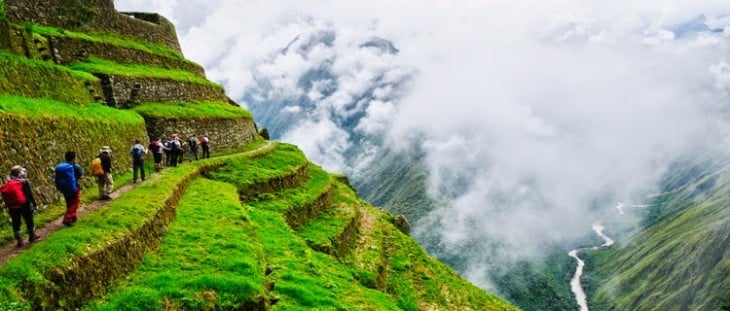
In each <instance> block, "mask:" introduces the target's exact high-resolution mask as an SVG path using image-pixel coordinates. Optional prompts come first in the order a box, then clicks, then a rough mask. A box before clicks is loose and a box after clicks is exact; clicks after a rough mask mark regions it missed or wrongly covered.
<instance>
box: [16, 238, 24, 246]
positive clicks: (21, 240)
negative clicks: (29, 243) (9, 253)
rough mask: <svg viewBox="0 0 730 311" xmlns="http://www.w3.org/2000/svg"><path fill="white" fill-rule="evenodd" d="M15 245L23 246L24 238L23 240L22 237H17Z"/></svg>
mask: <svg viewBox="0 0 730 311" xmlns="http://www.w3.org/2000/svg"><path fill="white" fill-rule="evenodd" d="M15 246H17V247H23V246H25V240H23V239H22V238H20V239H18V244H15Z"/></svg>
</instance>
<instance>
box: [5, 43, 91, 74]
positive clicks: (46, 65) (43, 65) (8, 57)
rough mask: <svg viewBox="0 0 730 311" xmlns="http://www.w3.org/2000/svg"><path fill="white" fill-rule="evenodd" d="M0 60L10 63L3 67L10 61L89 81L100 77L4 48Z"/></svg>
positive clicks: (34, 68) (32, 68)
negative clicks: (17, 54) (18, 54)
mask: <svg viewBox="0 0 730 311" xmlns="http://www.w3.org/2000/svg"><path fill="white" fill-rule="evenodd" d="M0 62H2V63H8V64H3V67H8V66H9V64H10V63H21V64H23V65H26V66H28V67H29V68H30V69H31V70H39V69H46V70H53V71H61V72H66V73H68V74H71V75H73V76H74V77H76V78H78V79H82V80H89V81H99V79H98V78H97V77H94V75H92V74H90V73H87V72H83V71H77V70H73V69H70V68H68V67H65V66H58V65H55V64H53V63H51V62H47V61H41V60H36V59H32V58H27V57H20V56H16V55H14V54H11V53H9V52H7V51H3V50H0ZM7 69H8V68H6V69H5V70H7Z"/></svg>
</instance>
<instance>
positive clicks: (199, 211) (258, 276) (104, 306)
mask: <svg viewBox="0 0 730 311" xmlns="http://www.w3.org/2000/svg"><path fill="white" fill-rule="evenodd" d="M212 250H215V251H212ZM262 259H263V258H262V251H261V245H260V244H259V242H258V233H257V228H256V224H254V223H253V222H251V220H250V217H249V216H248V212H247V211H246V210H245V209H243V208H242V207H241V204H240V203H239V201H238V195H237V192H236V188H235V187H234V186H232V185H229V184H225V183H222V182H216V181H212V180H208V179H204V178H198V179H196V180H194V181H193V182H192V183H191V185H190V187H189V189H188V190H187V192H186V193H185V196H183V199H182V201H181V202H180V206H179V207H178V208H177V216H176V220H175V222H173V224H172V225H171V226H170V228H169V229H168V232H167V233H166V234H165V237H164V238H163V239H162V242H161V246H160V250H159V251H157V252H155V253H153V254H150V255H148V256H147V257H146V258H145V261H144V263H143V264H142V266H141V267H139V268H138V269H137V270H136V271H135V273H134V274H132V275H131V276H130V277H128V278H127V279H125V280H124V281H123V282H121V283H120V284H119V285H117V286H116V287H115V288H114V289H113V290H112V294H110V295H108V296H107V297H106V298H104V299H102V300H101V301H100V302H96V303H93V304H90V305H89V306H87V308H86V309H89V310H149V309H154V310H162V309H169V308H173V309H183V310H203V309H235V308H238V307H240V306H243V305H245V304H246V303H248V302H251V301H253V300H254V299H255V298H256V296H259V295H263V294H264V289H263V276H264V267H263V265H262Z"/></svg>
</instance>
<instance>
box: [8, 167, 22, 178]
mask: <svg viewBox="0 0 730 311" xmlns="http://www.w3.org/2000/svg"><path fill="white" fill-rule="evenodd" d="M22 171H23V167H22V166H20V165H13V167H11V168H10V175H15V176H18V175H20V173H21V172H22Z"/></svg>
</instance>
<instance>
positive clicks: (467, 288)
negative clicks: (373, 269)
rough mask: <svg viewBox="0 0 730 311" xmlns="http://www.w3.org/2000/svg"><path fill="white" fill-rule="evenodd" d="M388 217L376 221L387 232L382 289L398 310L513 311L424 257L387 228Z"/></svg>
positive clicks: (412, 242)
mask: <svg viewBox="0 0 730 311" xmlns="http://www.w3.org/2000/svg"><path fill="white" fill-rule="evenodd" d="M389 217H390V215H385V214H381V216H380V217H378V222H379V226H380V227H382V228H386V229H387V232H386V233H385V235H384V240H383V248H384V251H385V252H387V256H385V257H384V258H385V259H386V260H387V261H388V266H389V270H390V271H388V277H387V281H386V282H385V287H386V288H387V291H388V292H389V293H391V294H392V295H393V297H394V298H395V299H397V300H398V306H399V307H401V308H402V309H404V310H422V309H424V308H425V309H432V308H437V309H438V308H445V309H454V310H455V309H462V310H466V309H472V310H513V308H514V307H512V306H510V305H509V304H508V303H507V302H505V301H504V300H502V299H501V298H499V297H496V296H494V295H491V294H489V293H486V292H484V291H483V290H482V289H480V288H478V287H476V286H474V285H472V284H471V283H469V282H467V281H466V280H464V279H462V278H461V277H460V276H459V275H457V274H456V272H454V271H453V270H451V269H450V268H449V267H447V266H446V265H444V264H443V263H441V262H439V261H437V260H436V259H434V258H432V257H430V256H428V255H426V253H425V251H424V250H423V249H422V248H421V246H420V245H418V243H417V242H416V241H415V240H413V239H412V238H410V237H408V236H407V235H404V234H403V233H401V232H400V231H398V230H397V229H396V228H395V227H393V226H392V225H391V224H390V220H389ZM467 306H468V307H467Z"/></svg>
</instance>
